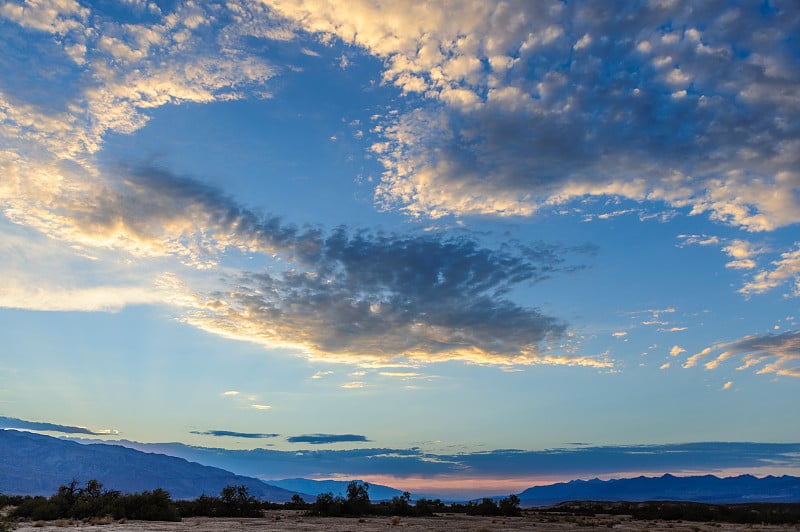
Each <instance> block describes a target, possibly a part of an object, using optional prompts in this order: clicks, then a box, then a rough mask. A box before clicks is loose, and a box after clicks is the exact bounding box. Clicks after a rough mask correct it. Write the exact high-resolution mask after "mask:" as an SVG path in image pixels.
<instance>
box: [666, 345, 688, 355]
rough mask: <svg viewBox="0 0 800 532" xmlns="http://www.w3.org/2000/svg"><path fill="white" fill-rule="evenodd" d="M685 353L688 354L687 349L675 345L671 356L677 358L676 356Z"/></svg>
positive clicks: (671, 350)
mask: <svg viewBox="0 0 800 532" xmlns="http://www.w3.org/2000/svg"><path fill="white" fill-rule="evenodd" d="M685 352H686V349H684V348H682V347H681V346H679V345H673V346H672V349H670V350H669V354H670V356H673V357H676V356H678V355H680V354H681V353H685Z"/></svg>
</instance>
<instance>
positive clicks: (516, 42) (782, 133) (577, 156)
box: [269, 0, 800, 231]
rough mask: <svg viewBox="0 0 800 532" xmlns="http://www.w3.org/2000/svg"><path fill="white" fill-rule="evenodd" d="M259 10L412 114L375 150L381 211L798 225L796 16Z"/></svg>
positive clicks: (360, 4)
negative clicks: (656, 216)
mask: <svg viewBox="0 0 800 532" xmlns="http://www.w3.org/2000/svg"><path fill="white" fill-rule="evenodd" d="M269 4H270V5H271V7H272V8H273V9H274V10H275V11H276V12H277V13H279V14H281V15H283V16H284V17H286V18H287V19H288V20H290V21H291V22H292V23H293V24H296V25H298V26H300V27H302V28H303V29H304V30H306V31H309V32H312V33H316V34H318V35H320V36H322V38H323V39H330V38H331V36H336V37H338V38H339V39H341V40H342V41H344V42H345V43H348V44H353V45H357V46H360V47H362V48H363V49H364V50H366V51H367V52H368V53H370V54H372V55H374V56H376V57H378V58H380V59H382V60H383V61H384V64H385V70H384V74H383V77H384V80H385V81H386V82H387V83H392V84H394V85H396V86H397V87H399V88H400V89H401V90H402V91H404V92H406V93H419V94H420V95H421V96H422V97H423V101H422V103H420V105H419V106H417V107H416V108H415V109H412V110H410V111H408V112H405V113H401V114H400V115H399V116H397V118H396V119H395V120H394V121H393V122H390V123H389V124H387V125H386V126H385V127H383V128H382V131H383V133H384V135H385V139H384V140H382V141H381V142H379V143H377V144H376V147H375V149H376V151H378V152H379V154H380V157H381V160H382V162H383V164H384V165H385V173H384V175H383V179H382V182H381V184H380V186H379V187H378V188H377V190H376V201H377V202H378V203H379V204H380V205H382V206H384V207H385V208H400V209H402V210H404V211H405V212H407V213H409V214H411V215H413V216H424V217H432V218H437V217H441V216H445V215H449V214H454V215H470V214H481V215H486V214H488V215H495V216H530V215H532V214H533V213H535V212H537V211H538V210H540V209H542V208H546V207H548V206H552V205H559V204H564V203H567V202H570V201H573V200H576V199H580V198H583V197H585V196H599V195H603V196H605V195H614V196H622V197H626V198H629V199H633V200H636V201H644V200H648V201H651V202H657V203H659V202H660V203H663V204H666V205H669V206H671V207H675V208H681V209H686V210H687V212H690V213H691V214H702V213H705V214H707V215H709V216H710V218H711V219H713V220H717V221H720V222H723V223H726V224H730V225H732V226H736V227H741V228H743V229H746V230H748V231H765V230H772V229H776V228H778V227H783V226H786V225H790V224H793V223H796V222H798V221H800V215H798V213H800V208H799V207H800V206H799V205H798V199H797V197H796V195H795V194H794V193H793V190H794V189H795V188H796V187H797V185H798V180H800V172H799V171H798V169H799V168H800V159H799V158H798V155H797V154H798V153H800V150H798V149H797V146H798V144H800V137H798V134H797V132H796V131H795V130H794V129H792V128H790V127H787V126H786V124H790V123H792V121H793V120H794V119H795V118H797V117H796V116H794V114H793V113H795V112H794V111H791V112H789V114H788V115H787V114H786V113H787V111H786V110H787V109H793V110H794V109H798V108H800V106H798V102H799V101H800V96H799V95H798V93H797V90H796V87H797V83H798V74H797V72H800V68H798V61H799V60H798V58H797V55H796V54H794V53H793V51H792V48H791V46H790V44H789V41H787V39H786V36H788V35H792V34H794V33H795V32H796V30H797V27H798V17H797V14H796V12H795V11H794V10H793V9H790V8H777V9H776V10H774V11H772V12H770V13H762V12H760V11H759V9H758V6H757V5H752V6H749V7H745V8H738V7H730V8H727V9H724V10H722V11H720V9H717V8H714V9H710V8H709V9H694V8H692V7H690V6H688V5H686V4H682V3H674V4H671V5H669V6H667V5H660V4H646V5H642V6H638V7H637V8H636V13H635V16H632V14H631V13H630V12H629V11H626V10H619V9H618V8H617V6H616V4H614V3H613V2H592V3H591V4H563V3H554V4H542V3H530V2H524V1H518V2H515V1H511V2H503V3H491V4H487V3H485V2H478V1H464V2H461V3H459V6H458V9H457V10H453V9H451V8H450V7H449V6H446V5H444V4H430V3H426V2H421V1H420V2H410V3H404V4H403V5H402V6H399V5H397V6H394V5H386V4H376V3H373V2H369V1H366V0H364V1H352V2H351V1H348V2H336V1H334V2H331V1H322V0H274V1H271V2H269ZM595 36H597V38H595ZM609 65H613V67H612V66H609ZM598 73H600V74H599V75H598ZM677 96H679V97H677Z"/></svg>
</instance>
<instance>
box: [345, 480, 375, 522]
mask: <svg viewBox="0 0 800 532" xmlns="http://www.w3.org/2000/svg"><path fill="white" fill-rule="evenodd" d="M369 510H370V502H369V484H367V483H366V482H359V481H357V480H353V481H351V482H350V483H349V484H348V485H347V502H346V513H347V514H348V515H364V514H367V513H369Z"/></svg>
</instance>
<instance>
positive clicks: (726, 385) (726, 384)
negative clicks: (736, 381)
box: [722, 381, 733, 390]
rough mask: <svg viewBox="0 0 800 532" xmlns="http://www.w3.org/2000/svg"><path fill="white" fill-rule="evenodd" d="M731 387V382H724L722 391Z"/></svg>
mask: <svg viewBox="0 0 800 532" xmlns="http://www.w3.org/2000/svg"><path fill="white" fill-rule="evenodd" d="M732 386H733V381H728V382H726V383H725V384H723V385H722V389H723V390H730V389H731V387H732Z"/></svg>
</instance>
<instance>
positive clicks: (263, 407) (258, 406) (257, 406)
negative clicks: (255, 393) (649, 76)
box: [250, 403, 272, 410]
mask: <svg viewBox="0 0 800 532" xmlns="http://www.w3.org/2000/svg"><path fill="white" fill-rule="evenodd" d="M250 408H253V409H254V410H269V409H271V408H272V406H270V405H262V404H258V403H254V404H251V405H250Z"/></svg>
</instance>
